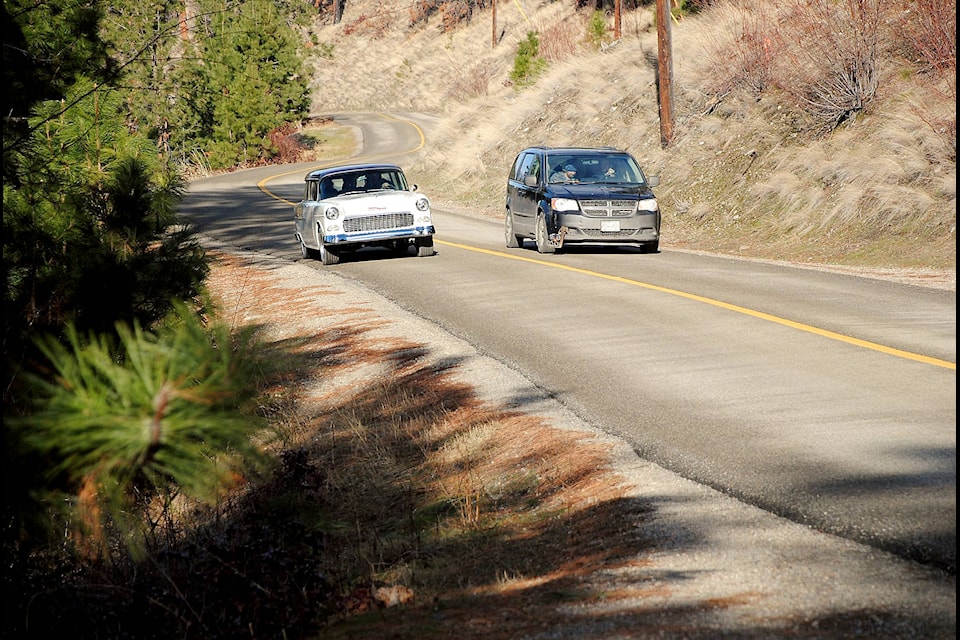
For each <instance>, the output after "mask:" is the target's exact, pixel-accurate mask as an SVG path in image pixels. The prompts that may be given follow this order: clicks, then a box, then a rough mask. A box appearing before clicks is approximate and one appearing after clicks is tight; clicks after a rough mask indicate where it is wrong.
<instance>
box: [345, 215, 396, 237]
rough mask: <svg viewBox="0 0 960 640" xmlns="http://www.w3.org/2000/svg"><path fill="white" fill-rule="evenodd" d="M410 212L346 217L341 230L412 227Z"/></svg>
mask: <svg viewBox="0 0 960 640" xmlns="http://www.w3.org/2000/svg"><path fill="white" fill-rule="evenodd" d="M412 226H413V214H412V213H381V214H379V215H375V216H363V217H358V218H347V219H345V220H344V221H343V230H344V231H345V232H346V233H357V232H358V231H383V230H385V229H396V228H398V227H412Z"/></svg>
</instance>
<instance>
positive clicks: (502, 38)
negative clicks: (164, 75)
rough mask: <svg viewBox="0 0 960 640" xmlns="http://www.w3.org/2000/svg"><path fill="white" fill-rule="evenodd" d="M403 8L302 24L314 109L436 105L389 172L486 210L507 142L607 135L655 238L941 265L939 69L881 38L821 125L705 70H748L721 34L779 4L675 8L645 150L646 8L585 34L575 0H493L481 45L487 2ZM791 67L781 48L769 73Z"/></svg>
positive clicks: (945, 138) (798, 257)
mask: <svg viewBox="0 0 960 640" xmlns="http://www.w3.org/2000/svg"><path fill="white" fill-rule="evenodd" d="M624 4H625V5H626V4H628V3H624ZM781 4H786V3H781ZM414 6H416V5H401V6H396V7H395V6H392V5H391V6H389V7H388V6H387V3H382V2H378V1H377V0H349V1H348V2H347V5H346V10H345V13H344V15H343V20H342V21H341V22H340V24H336V25H334V24H332V23H331V22H330V21H326V22H324V21H323V17H322V16H321V19H319V20H318V22H317V24H316V25H315V27H314V28H313V30H312V33H311V34H310V36H309V37H310V39H311V41H312V44H313V45H314V46H313V51H315V52H317V54H318V55H317V57H316V75H315V77H314V86H315V87H316V91H315V94H314V110H315V111H316V112H318V113H333V112H342V111H373V110H384V111H393V112H421V113H428V114H433V115H435V116H436V117H437V118H438V123H439V127H438V130H437V131H435V132H433V134H432V135H431V136H430V138H429V139H428V144H427V148H426V149H425V150H424V152H423V153H422V154H421V157H420V159H419V160H418V161H417V162H415V163H414V164H413V166H410V167H407V168H408V170H409V171H410V173H411V174H413V176H414V178H415V180H416V181H417V182H418V183H419V184H420V185H421V187H422V188H423V189H424V190H425V191H426V192H427V193H428V194H429V195H431V197H432V198H433V199H434V200H435V201H436V202H437V203H438V204H446V205H450V206H457V207H461V208H465V209H469V210H472V211H474V212H476V213H477V214H479V215H484V216H489V217H492V218H496V217H499V216H500V215H501V214H502V208H503V196H504V181H505V176H506V174H507V171H508V168H509V166H510V163H511V162H512V160H513V158H514V156H515V154H516V152H517V151H518V150H519V149H521V148H522V147H523V146H525V145H528V144H533V143H547V144H552V145H564V144H575V145H591V146H592V145H613V146H617V147H621V148H624V149H627V150H628V151H630V152H632V153H633V154H634V155H635V156H637V158H638V159H639V160H640V161H641V164H642V165H643V166H644V168H645V170H646V171H647V173H648V174H656V175H660V176H661V186H660V187H659V188H658V189H657V193H658V196H659V197H660V199H661V207H662V209H663V212H664V223H663V234H664V235H663V246H664V247H665V248H671V247H672V248H686V249H694V250H703V251H715V252H723V253H728V254H733V255H740V256H747V257H756V258H765V259H775V260H789V261H794V262H807V263H819V264H837V265H849V266H859V267H890V268H911V269H919V270H924V269H932V270H953V271H954V273H955V269H956V101H955V95H956V90H955V87H956V85H955V79H954V76H953V72H952V71H951V72H950V73H942V72H941V73H936V72H929V71H930V70H928V69H925V68H923V66H922V65H921V64H919V63H917V62H915V61H911V58H910V57H909V54H910V53H911V52H909V51H904V50H903V46H902V43H897V42H890V41H886V40H882V41H881V42H880V45H881V46H880V47H879V48H878V53H877V56H876V60H877V64H876V79H877V90H876V94H875V97H874V99H873V100H872V101H871V102H869V103H868V104H867V105H866V107H865V108H864V109H863V110H862V111H859V112H857V113H856V114H855V115H854V117H852V118H850V119H849V120H847V121H845V122H843V123H842V124H841V125H840V126H839V127H837V128H836V129H834V130H832V131H826V132H824V131H822V130H820V129H818V128H817V127H816V126H814V125H815V123H812V122H810V121H805V120H804V114H802V113H800V112H798V110H797V108H796V106H795V104H796V102H795V100H794V98H795V96H791V95H788V94H787V93H785V92H784V91H779V90H777V89H775V88H774V87H772V86H769V85H768V86H766V87H764V89H763V90H762V91H758V90H756V87H755V86H752V85H751V80H752V79H751V77H747V78H745V79H744V80H743V81H742V82H738V81H737V80H738V79H737V78H734V77H733V76H732V75H731V76H730V77H727V76H725V75H724V74H726V73H727V72H728V71H729V70H730V69H734V70H735V68H736V66H737V65H738V64H739V65H741V67H743V66H745V67H746V68H747V72H748V74H749V73H750V72H751V71H756V69H755V68H753V69H751V68H750V61H749V60H748V61H747V62H746V63H744V62H743V61H742V60H737V59H736V55H738V54H742V53H743V50H742V48H738V47H742V42H743V40H744V37H745V36H746V35H750V33H751V32H750V28H751V27H752V28H754V29H757V26H756V23H757V22H763V21H766V22H768V23H769V24H771V25H778V24H779V27H780V28H781V29H785V27H784V24H786V23H785V22H784V21H785V20H786V19H787V18H786V17H784V15H782V14H779V15H761V16H757V15H755V14H753V13H751V14H748V13H746V12H745V11H743V10H739V9H736V8H735V7H734V6H733V5H731V4H723V5H721V4H714V6H713V8H711V9H709V10H706V11H704V12H703V13H700V14H695V15H687V16H684V17H682V18H680V19H679V20H676V21H675V22H674V23H673V25H672V29H671V32H672V39H673V47H672V53H673V90H674V113H675V134H674V137H673V139H672V141H671V144H670V145H668V146H667V148H662V147H661V140H660V124H659V112H658V106H657V88H656V78H655V71H656V59H657V30H656V26H655V23H654V19H655V6H654V5H653V4H651V5H649V6H648V7H641V8H638V9H636V10H625V11H624V12H623V16H622V21H621V39H620V40H619V41H616V42H614V41H613V33H612V31H608V32H607V33H606V35H605V36H603V43H602V44H600V43H598V42H597V41H596V40H595V39H594V40H592V41H591V39H590V38H588V34H589V33H590V28H589V27H590V18H591V15H592V11H591V10H588V9H582V10H580V11H577V10H576V9H575V3H574V2H556V1H554V2H548V1H545V0H544V1H541V2H529V1H518V2H501V3H499V4H498V5H497V22H496V25H497V33H498V41H497V44H496V46H493V42H492V40H493V37H492V36H493V29H492V26H493V21H492V14H491V10H490V9H489V8H487V9H484V10H480V11H476V12H475V13H474V15H473V16H472V17H471V19H470V20H469V21H460V22H459V23H458V25H457V26H456V28H454V29H450V30H448V29H446V28H445V27H444V20H443V18H444V16H443V15H441V14H438V15H435V16H432V17H431V18H430V19H428V20H427V21H426V22H421V23H419V24H417V25H414V26H411V11H412V7H414ZM894 18H895V19H898V20H899V19H903V16H893V17H892V18H891V17H890V16H888V20H889V19H894ZM954 20H955V18H954ZM778 21H779V23H778ZM606 24H607V26H608V27H609V28H612V25H613V19H612V16H610V15H608V16H607V20H606ZM745 25H746V26H745ZM811 26H815V25H811V24H809V23H808V24H806V25H804V24H800V25H798V26H797V25H795V26H793V27H791V28H794V29H799V30H802V29H804V28H810V27H811ZM887 26H889V25H887ZM813 30H815V29H813ZM530 31H536V32H537V33H538V34H539V39H540V54H541V55H542V56H543V57H544V59H545V60H546V63H547V64H546V70H545V72H544V73H543V75H542V76H540V77H539V78H537V80H536V82H535V83H533V84H531V85H529V86H522V87H521V86H518V84H517V83H515V82H512V81H511V79H510V78H511V71H512V70H513V66H514V60H515V56H516V54H517V49H518V44H519V43H520V42H521V41H522V40H524V39H525V38H526V37H527V33H528V32H530ZM953 34H954V36H953V57H954V60H955V52H956V48H955V27H954V28H953ZM754 35H755V34H754ZM807 35H809V34H807ZM764 46H765V45H764ZM794 55H796V54H794ZM791 64H793V62H792V61H791V60H790V59H788V58H787V57H786V55H785V54H784V55H781V56H780V58H775V59H772V60H771V61H770V72H771V73H773V74H776V73H780V74H781V77H782V76H783V74H784V73H789V71H790V69H789V67H790V66H791ZM954 64H955V63H954ZM730 73H731V74H732V71H731V72H730ZM725 79H726V80H728V81H729V82H728V83H727V86H723V82H722V81H723V80H725ZM808 120H809V119H808Z"/></svg>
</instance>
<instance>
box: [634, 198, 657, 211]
mask: <svg viewBox="0 0 960 640" xmlns="http://www.w3.org/2000/svg"><path fill="white" fill-rule="evenodd" d="M657 208H658V207H657V201H656V199H655V198H650V199H648V200H641V201H640V202H638V203H637V211H656V210H657Z"/></svg>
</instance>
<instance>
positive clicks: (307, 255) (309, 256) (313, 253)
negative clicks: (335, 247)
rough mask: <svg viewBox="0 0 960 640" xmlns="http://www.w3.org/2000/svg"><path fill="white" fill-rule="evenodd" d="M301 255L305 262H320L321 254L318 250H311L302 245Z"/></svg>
mask: <svg viewBox="0 0 960 640" xmlns="http://www.w3.org/2000/svg"><path fill="white" fill-rule="evenodd" d="M300 255H301V256H302V257H303V259H304V260H319V259H320V252H319V251H317V250H316V249H311V248H310V247H308V246H307V245H305V244H303V243H302V242H301V243H300Z"/></svg>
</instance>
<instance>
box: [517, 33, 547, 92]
mask: <svg viewBox="0 0 960 640" xmlns="http://www.w3.org/2000/svg"><path fill="white" fill-rule="evenodd" d="M546 68H547V61H546V60H545V59H544V58H542V57H541V56H540V37H539V36H538V35H537V32H536V31H528V32H527V37H526V39H525V40H521V41H520V44H519V46H518V47H517V55H516V56H515V57H514V59H513V70H511V71H510V79H511V80H512V81H513V82H514V83H515V84H516V85H517V86H519V87H523V86H528V85H531V84H533V83H534V82H536V80H537V78H538V77H540V75H541V74H542V73H543V72H544V71H545V70H546Z"/></svg>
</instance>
